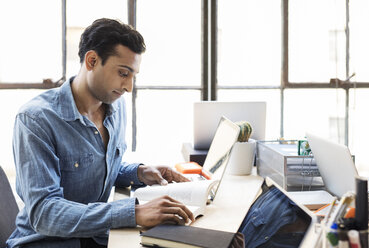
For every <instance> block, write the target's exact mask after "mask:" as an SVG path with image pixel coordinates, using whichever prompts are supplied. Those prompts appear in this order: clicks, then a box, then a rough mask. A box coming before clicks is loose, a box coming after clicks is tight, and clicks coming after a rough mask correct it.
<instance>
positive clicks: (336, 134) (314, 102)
mask: <svg viewBox="0 0 369 248" xmlns="http://www.w3.org/2000/svg"><path fill="white" fill-rule="evenodd" d="M284 96H285V97H284V99H285V100H284V102H285V107H284V117H285V118H284V133H285V138H286V139H302V138H304V137H305V134H306V132H312V133H315V134H317V135H320V136H322V137H327V138H329V139H332V140H335V141H337V142H339V143H342V144H343V143H344V142H345V125H344V123H345V121H344V119H345V101H346V100H345V98H346V97H345V91H344V90H340V89H339V90H331V89H325V90H322V89H312V90H306V89H304V90H285V95H284Z"/></svg>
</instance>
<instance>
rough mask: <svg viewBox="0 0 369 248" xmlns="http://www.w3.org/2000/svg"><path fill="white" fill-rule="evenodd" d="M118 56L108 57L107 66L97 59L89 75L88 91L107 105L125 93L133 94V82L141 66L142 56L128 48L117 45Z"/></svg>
mask: <svg viewBox="0 0 369 248" xmlns="http://www.w3.org/2000/svg"><path fill="white" fill-rule="evenodd" d="M115 50H116V53H117V54H116V55H113V56H110V57H108V59H107V60H106V61H105V64H104V65H102V64H101V58H100V57H97V59H96V64H95V66H94V67H93V68H92V69H91V70H90V71H89V73H88V79H87V80H88V81H87V82H88V89H89V91H90V93H91V95H92V96H93V97H95V98H96V99H97V100H98V101H101V102H103V103H106V104H110V103H113V102H114V101H115V100H117V99H118V98H119V97H121V96H122V95H123V94H124V92H126V91H127V92H131V91H132V88H133V80H134V77H135V75H136V74H137V73H138V71H139V68H140V64H141V55H140V54H137V53H134V52H133V51H131V50H130V49H129V48H128V47H125V46H123V45H117V46H116V47H115Z"/></svg>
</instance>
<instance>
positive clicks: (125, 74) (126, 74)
mask: <svg viewBox="0 0 369 248" xmlns="http://www.w3.org/2000/svg"><path fill="white" fill-rule="evenodd" d="M119 76H121V77H128V73H126V72H121V71H120V72H119Z"/></svg>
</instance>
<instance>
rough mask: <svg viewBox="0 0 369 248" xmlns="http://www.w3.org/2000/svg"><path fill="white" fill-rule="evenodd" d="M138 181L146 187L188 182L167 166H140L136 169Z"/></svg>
mask: <svg viewBox="0 0 369 248" xmlns="http://www.w3.org/2000/svg"><path fill="white" fill-rule="evenodd" d="M137 176H138V179H139V180H140V181H141V182H143V183H144V184H146V185H153V184H160V185H167V184H168V182H169V183H171V182H188V181H190V180H189V179H187V178H186V177H184V176H183V175H182V174H180V173H178V172H176V171H175V170H173V169H172V168H170V167H168V166H155V167H154V166H149V165H140V166H139V167H138V169H137Z"/></svg>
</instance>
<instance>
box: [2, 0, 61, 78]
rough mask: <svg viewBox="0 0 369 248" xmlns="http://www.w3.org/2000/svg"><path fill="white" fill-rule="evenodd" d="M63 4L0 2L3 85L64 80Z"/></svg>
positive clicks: (26, 0)
mask: <svg viewBox="0 0 369 248" xmlns="http://www.w3.org/2000/svg"><path fill="white" fill-rule="evenodd" d="M61 25H62V24H61V1H45V0H34V1H29V0H16V1H0V33H1V39H0V54H1V55H0V82H7V83H9V82H13V83H27V82H32V83H39V82H42V80H43V79H46V78H51V79H53V80H58V79H60V78H61V77H62V56H61V54H62V46H61V42H62V38H61V37H62V32H61V27H62V26H61Z"/></svg>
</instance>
